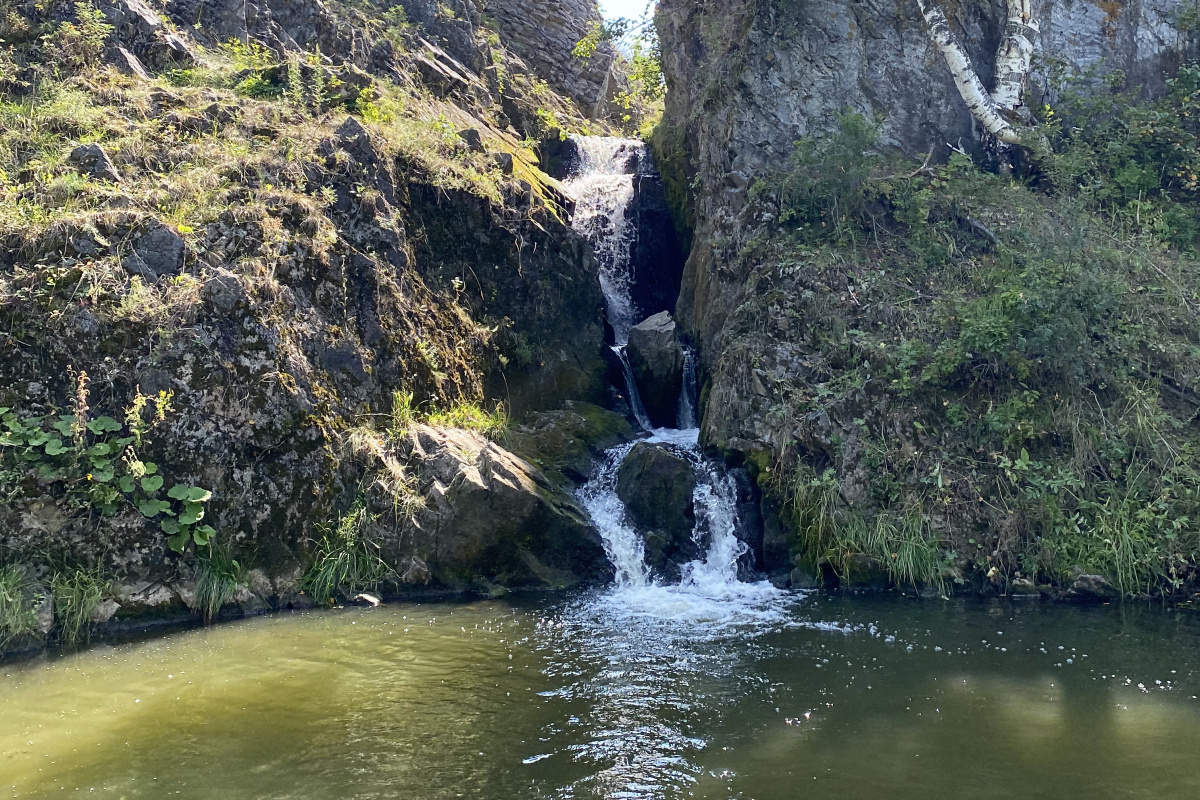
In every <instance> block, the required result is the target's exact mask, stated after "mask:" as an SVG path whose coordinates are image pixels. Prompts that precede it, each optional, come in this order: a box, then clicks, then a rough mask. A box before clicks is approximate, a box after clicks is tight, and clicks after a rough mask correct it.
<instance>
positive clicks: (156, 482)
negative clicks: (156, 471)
mask: <svg viewBox="0 0 1200 800" xmlns="http://www.w3.org/2000/svg"><path fill="white" fill-rule="evenodd" d="M162 485H163V479H162V475H147V476H146V477H144V478H142V491H144V492H146V493H147V494H154V493H155V492H157V491H158V490H159V489H161V488H162Z"/></svg>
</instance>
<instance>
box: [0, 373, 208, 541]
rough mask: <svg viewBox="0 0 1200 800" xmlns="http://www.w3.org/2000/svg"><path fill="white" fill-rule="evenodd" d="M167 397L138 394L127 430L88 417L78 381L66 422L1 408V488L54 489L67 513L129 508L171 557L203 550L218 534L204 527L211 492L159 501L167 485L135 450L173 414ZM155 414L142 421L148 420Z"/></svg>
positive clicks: (186, 492)
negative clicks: (155, 530) (158, 534)
mask: <svg viewBox="0 0 1200 800" xmlns="http://www.w3.org/2000/svg"><path fill="white" fill-rule="evenodd" d="M170 401H171V395H170V394H169V393H167V392H160V393H159V394H158V396H156V397H154V398H147V397H145V396H143V395H141V394H140V393H139V394H138V395H137V396H136V397H135V398H134V401H133V403H131V404H130V406H129V407H128V408H127V409H125V424H122V423H120V422H118V421H117V420H116V419H114V418H112V417H110V416H106V415H101V416H98V417H94V418H91V417H89V414H90V411H91V409H90V408H89V406H88V376H87V373H86V372H80V373H78V374H77V375H76V378H75V396H74V400H73V401H72V411H73V412H74V413H70V414H59V415H49V416H21V415H18V414H17V413H16V412H15V411H14V410H13V409H10V408H7V407H4V408H0V424H2V426H3V427H2V428H0V487H4V488H7V487H8V486H10V485H11V486H12V487H13V488H12V489H11V491H9V492H5V493H6V494H15V493H16V492H17V491H19V487H18V484H19V483H20V482H21V481H22V480H24V479H25V478H26V477H32V478H34V479H36V480H37V481H38V482H40V483H42V484H45V485H50V486H53V487H56V488H57V489H58V490H59V492H60V493H61V496H62V501H63V504H64V505H65V506H66V507H67V508H69V509H72V510H77V511H82V512H88V511H94V512H96V513H99V514H100V515H102V516H112V515H113V514H116V513H117V511H118V510H119V509H120V508H122V507H123V506H124V505H126V504H128V505H132V506H133V507H135V508H137V510H138V511H140V512H141V514H142V516H144V517H145V518H146V519H147V520H154V521H156V522H157V524H158V525H159V527H160V528H161V530H162V531H163V533H165V534H167V536H168V539H167V543H168V545H169V546H170V548H171V549H172V550H174V551H175V552H177V553H182V552H183V551H184V549H185V548H186V547H187V546H188V544H189V543H193V542H194V543H195V544H196V545H197V546H202V545H207V544H208V543H209V541H210V540H211V539H212V537H213V536H214V535H215V533H216V531H215V530H214V529H213V528H212V526H210V525H207V524H201V521H202V520H203V519H204V504H205V503H207V502H208V501H209V500H210V499H211V498H212V492H210V491H208V490H206V489H202V488H200V487H198V486H191V485H188V484H175V485H174V486H172V487H171V488H170V489H169V490H168V491H167V492H166V498H164V497H163V493H162V488H163V485H164V482H165V481H164V478H163V476H162V475H160V474H159V469H158V465H157V464H155V463H154V462H152V461H143V460H142V459H141V457H140V456H139V455H138V452H137V448H138V447H139V446H141V445H142V444H143V443H144V442H145V437H146V434H147V432H148V431H149V430H150V429H151V428H153V427H154V426H155V425H156V424H159V423H161V422H162V421H163V420H164V419H165V418H166V415H167V413H168V411H169V409H170ZM150 407H153V409H154V410H153V413H152V415H151V416H150V418H149V419H146V417H145V412H146V410H147V409H149V408H150Z"/></svg>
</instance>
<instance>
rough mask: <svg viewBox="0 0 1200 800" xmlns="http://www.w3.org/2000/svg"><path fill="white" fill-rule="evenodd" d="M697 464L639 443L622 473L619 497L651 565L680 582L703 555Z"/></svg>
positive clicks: (618, 486) (623, 463) (619, 477)
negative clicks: (697, 530) (683, 569)
mask: <svg viewBox="0 0 1200 800" xmlns="http://www.w3.org/2000/svg"><path fill="white" fill-rule="evenodd" d="M695 490H696V477H695V475H694V474H693V472H692V465H691V464H689V463H688V461H687V460H686V459H684V458H681V457H679V456H677V455H675V454H674V453H672V452H670V451H669V450H667V449H666V448H663V447H659V446H656V445H653V444H648V443H646V442H639V443H637V444H635V445H634V446H633V449H632V450H630V451H629V455H627V456H626V457H625V460H624V461H623V462H621V467H620V469H619V470H618V471H617V497H619V498H621V502H622V503H624V504H625V510H626V512H627V513H628V514H629V518H630V520H631V521H632V522H633V523H634V525H635V527H636V528H637V529H638V532H639V533H641V534H642V535H643V536H644V537H645V540H646V563H647V564H648V565H649V566H650V567H651V569H653V570H655V571H656V572H658V573H659V574H661V575H665V576H666V577H668V578H677V577H678V575H679V565H680V564H682V563H684V562H687V561H691V560H692V559H694V558H697V557H698V556H699V555H700V550H699V547H698V546H697V545H696V543H695V542H693V541H692V529H693V528H694V527H695V524H696V510H695V504H694V502H693V499H692V494H693V492H694V491H695Z"/></svg>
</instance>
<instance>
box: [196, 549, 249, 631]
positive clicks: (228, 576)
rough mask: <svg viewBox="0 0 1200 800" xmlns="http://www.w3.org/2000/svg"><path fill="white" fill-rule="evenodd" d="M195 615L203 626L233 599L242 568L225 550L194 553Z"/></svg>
mask: <svg viewBox="0 0 1200 800" xmlns="http://www.w3.org/2000/svg"><path fill="white" fill-rule="evenodd" d="M196 561H197V567H198V568H197V572H196V609H195V610H196V611H199V612H200V616H201V618H202V619H203V620H204V623H205V624H206V625H207V624H209V623H211V622H212V621H213V620H215V619H216V618H217V614H218V613H220V611H221V608H222V607H223V606H224V605H225V604H226V603H228V602H229V601H230V600H232V599H233V598H234V596H235V595H236V594H237V591H238V588H239V587H241V585H242V583H243V582H244V570H243V569H242V565H241V564H239V563H238V562H237V560H235V559H234V558H233V555H232V554H231V553H230V552H229V550H228V548H225V547H214V546H210V547H208V548H205V549H204V550H197V551H196Z"/></svg>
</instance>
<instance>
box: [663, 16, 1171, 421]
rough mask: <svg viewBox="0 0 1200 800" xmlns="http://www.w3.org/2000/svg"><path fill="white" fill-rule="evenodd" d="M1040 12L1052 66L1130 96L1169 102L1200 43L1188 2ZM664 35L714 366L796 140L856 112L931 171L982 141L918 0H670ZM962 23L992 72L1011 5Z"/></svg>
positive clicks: (699, 331)
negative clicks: (928, 160)
mask: <svg viewBox="0 0 1200 800" xmlns="http://www.w3.org/2000/svg"><path fill="white" fill-rule="evenodd" d="M1034 5H1035V8H1036V10H1037V13H1038V16H1039V19H1040V21H1041V38H1040V40H1039V41H1038V42H1037V43H1036V53H1037V56H1039V57H1040V56H1043V55H1045V56H1051V55H1052V56H1053V58H1052V59H1050V58H1048V59H1046V60H1045V61H1044V62H1043V63H1045V64H1050V63H1051V62H1053V63H1054V64H1055V65H1057V66H1056V68H1061V69H1062V70H1064V72H1065V74H1067V75H1083V74H1085V73H1087V72H1088V71H1089V70H1097V69H1099V71H1100V72H1101V73H1103V72H1107V71H1110V70H1115V69H1121V70H1124V72H1125V74H1126V75H1127V76H1128V81H1129V84H1130V85H1140V86H1145V87H1146V90H1147V91H1154V90H1155V89H1156V88H1159V87H1161V86H1162V85H1163V81H1164V80H1165V78H1166V75H1167V73H1166V70H1167V68H1169V67H1171V66H1173V65H1178V64H1179V63H1182V61H1184V60H1186V58H1187V57H1188V52H1189V51H1188V49H1187V48H1188V47H1191V46H1193V45H1189V43H1188V39H1187V38H1186V37H1184V36H1181V34H1180V33H1179V32H1178V31H1177V30H1176V29H1175V28H1174V27H1172V25H1171V20H1172V19H1173V18H1174V17H1175V15H1176V14H1177V13H1178V11H1179V9H1181V8H1183V7H1184V5H1183V4H1182V3H1181V2H1180V0H1149V2H1144V3H1139V4H1136V5H1128V6H1118V7H1114V9H1115V10H1109V11H1106V10H1105V9H1106V8H1108V7H1107V6H1104V7H1103V8H1102V5H1103V4H1100V5H1096V4H1091V3H1082V2H1073V0H1040V1H1038V0H1035V3H1034ZM656 23H657V27H658V32H659V36H660V39H661V42H662V49H663V54H664V60H663V71H664V73H665V76H666V81H667V85H668V87H669V89H670V91H669V93H668V95H667V112H666V116H665V128H666V129H667V130H669V131H671V132H673V133H674V134H675V135H677V136H679V137H681V138H682V139H683V140H684V142H685V145H684V149H685V150H686V152H687V154H688V156H689V157H690V159H689V160H690V162H691V163H690V164H689V165H688V166H687V179H688V180H691V179H693V178H695V179H697V186H698V189H697V190H696V193H695V197H694V198H693V207H694V211H695V219H694V220H693V221H694V223H695V226H696V237H695V239H696V242H697V244H696V246H695V247H694V248H693V252H692V253H691V257H690V259H689V262H688V266H687V270H686V272H685V275H684V278H683V288H682V291H681V294H680V299H679V307H678V309H677V316H678V317H679V318H680V320H681V322H682V323H683V325H684V328H685V329H686V330H687V331H688V332H689V333H692V334H694V335H696V336H697V338H698V340H699V342H700V348H701V352H700V356H701V361H702V362H704V363H706V364H714V363H716V356H717V354H718V353H719V352H720V350H721V347H722V345H721V343H720V337H721V328H722V325H723V323H724V320H725V318H726V316H727V315H728V314H729V312H730V310H731V309H732V308H733V307H734V305H733V304H735V303H736V302H737V297H738V294H739V291H740V290H741V287H742V285H743V282H744V281H745V279H746V277H747V276H746V275H745V274H744V273H740V272H739V271H737V270H731V269H730V268H729V266H730V264H731V263H732V262H733V261H734V259H733V257H732V255H733V253H734V252H736V251H737V250H738V249H740V247H741V246H742V244H743V243H744V242H745V241H746V237H748V236H749V234H750V233H751V232H752V230H753V229H754V228H755V227H756V226H757V222H758V221H757V220H752V219H747V218H745V217H744V216H743V212H745V211H746V209H747V207H748V201H749V196H748V190H749V188H750V185H751V182H752V180H753V179H754V178H755V177H757V176H760V175H763V174H767V173H769V172H770V171H771V170H772V169H773V168H774V167H776V166H778V165H779V164H780V163H782V162H783V161H785V160H786V159H787V158H788V157H789V156H790V155H791V153H792V151H793V148H794V143H795V142H796V140H797V139H800V138H801V137H803V136H805V135H806V134H810V133H817V132H821V131H825V130H828V129H829V128H831V127H832V126H833V125H834V124H835V122H836V119H837V117H838V115H839V114H840V113H842V112H843V111H845V110H847V109H849V110H852V111H856V112H859V113H861V114H863V115H864V116H866V117H868V118H870V117H873V116H875V115H880V116H882V118H883V141H884V144H887V145H891V146H895V147H898V148H899V149H901V150H903V151H904V152H905V153H907V154H908V155H910V156H913V157H916V158H917V159H918V160H919V159H920V158H921V157H923V155H924V154H925V153H927V152H928V151H929V150H930V148H931V147H932V148H933V149H934V156H935V157H938V156H941V157H944V156H945V154H946V153H947V152H948V145H947V143H950V144H954V145H955V146H959V143H961V144H962V146H964V147H968V148H969V147H972V146H973V145H972V142H975V141H977V139H978V137H977V136H976V135H975V132H974V129H973V123H972V118H971V116H970V114H969V113H968V111H967V109H966V106H965V105H964V103H963V101H962V99H961V97H960V96H959V94H958V91H957V90H956V89H955V87H954V84H953V82H952V79H951V77H950V72H949V70H948V69H947V68H946V65H945V63H944V62H943V60H942V57H941V55H940V54H939V53H938V52H937V51H936V50H935V49H934V47H933V45H932V44H931V42H930V40H929V38H928V34H927V32H926V30H925V27H924V25H923V23H922V21H921V14H920V11H919V10H918V8H917V3H916V0H903V2H901V3H900V4H899V5H897V4H896V3H893V2H883V0H867V2H863V3H846V2H842V1H841V0H815V1H814V2H806V3H792V2H784V0H766V2H751V1H750V0H732V2H729V3H725V4H722V5H721V6H720V7H719V8H715V9H714V8H710V7H707V6H702V5H699V4H696V3H692V2H689V1H688V0H662V2H661V3H660V4H659V13H658V15H657V17H656ZM952 23H953V24H954V25H956V26H957V27H958V28H959V33H960V41H962V42H963V43H964V46H965V47H966V49H967V50H968V52H969V55H970V57H971V59H972V62H973V63H974V64H976V65H980V69H981V71H982V72H983V73H984V74H987V71H988V65H990V64H991V63H992V62H993V61H994V58H995V52H996V46H997V42H998V41H999V37H1000V35H1001V33H1002V31H1003V27H1004V18H1003V7H1002V6H1000V5H996V4H992V3H984V2H967V3H959V4H956V5H954V6H953V14H952ZM1036 60H1037V59H1036V58H1035V61H1036ZM1034 78H1035V80H1034V82H1035V84H1036V85H1035V86H1034V87H1033V88H1031V90H1030V95H1029V96H1030V105H1034V106H1036V105H1038V104H1039V103H1041V102H1043V100H1045V101H1049V100H1052V99H1053V96H1054V89H1053V88H1051V87H1052V86H1053V85H1055V84H1053V83H1052V82H1051V81H1049V80H1048V79H1047V77H1046V76H1045V74H1044V73H1043V74H1036V75H1035V76H1034ZM985 80H986V78H985ZM1097 80H1098V79H1097ZM732 416H733V418H737V415H736V414H735V415H732Z"/></svg>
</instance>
